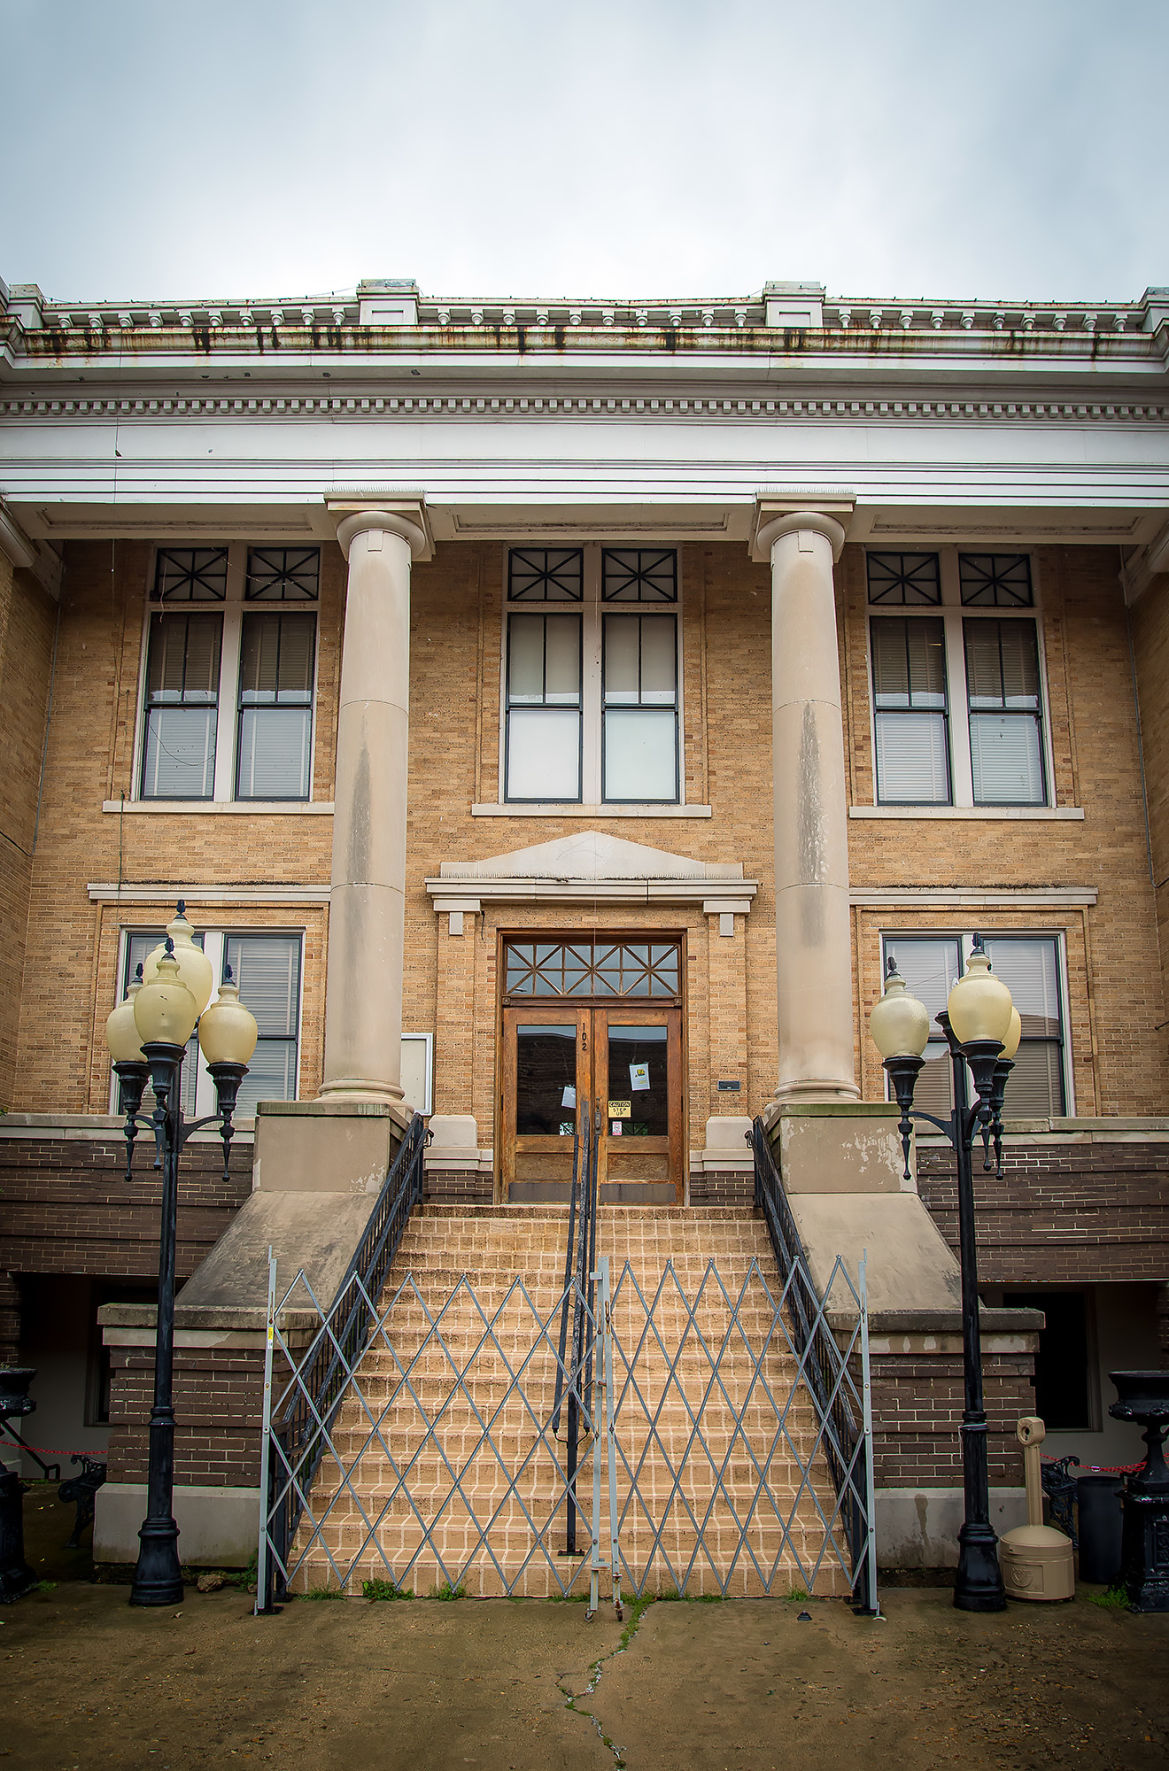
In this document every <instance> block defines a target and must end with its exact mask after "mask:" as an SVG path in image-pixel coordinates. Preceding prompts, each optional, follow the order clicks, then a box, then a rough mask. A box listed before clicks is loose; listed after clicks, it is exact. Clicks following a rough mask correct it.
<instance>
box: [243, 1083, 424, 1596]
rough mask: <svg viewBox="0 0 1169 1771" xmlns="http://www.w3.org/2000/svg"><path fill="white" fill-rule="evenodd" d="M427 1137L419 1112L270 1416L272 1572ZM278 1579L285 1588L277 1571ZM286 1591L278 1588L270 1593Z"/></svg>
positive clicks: (378, 1285) (360, 1342) (282, 1554)
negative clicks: (292, 1380) (273, 1449)
mask: <svg viewBox="0 0 1169 1771" xmlns="http://www.w3.org/2000/svg"><path fill="white" fill-rule="evenodd" d="M429 1142H430V1133H429V1132H428V1131H427V1130H426V1127H425V1126H424V1125H423V1123H422V1118H421V1115H420V1114H418V1113H416V1114H415V1115H414V1117H413V1119H412V1120H411V1121H410V1124H409V1126H408V1127H407V1130H406V1135H405V1137H404V1138H403V1139H402V1143H401V1145H400V1147H399V1149H398V1153H397V1155H396V1156H395V1158H394V1161H393V1163H392V1164H391V1167H390V1170H389V1172H388V1174H387V1175H386V1178H385V1180H384V1182H383V1183H382V1188H381V1192H380V1193H379V1194H378V1197H377V1203H376V1204H375V1206H374V1208H373V1211H372V1212H371V1214H370V1218H369V1222H368V1223H367V1224H366V1227H365V1230H364V1231H363V1233H362V1237H361V1241H360V1242H359V1243H358V1245H357V1247H356V1249H355V1250H354V1252H353V1258H352V1260H351V1261H350V1262H349V1265H348V1267H347V1268H346V1269H345V1274H344V1277H343V1278H342V1280H341V1283H340V1285H339V1286H338V1287H337V1293H336V1297H335V1298H334V1301H333V1304H332V1306H331V1308H330V1309H329V1311H328V1316H327V1319H326V1324H325V1326H324V1327H323V1328H322V1329H321V1331H320V1332H319V1334H318V1335H317V1337H316V1345H315V1346H314V1347H310V1349H309V1354H308V1358H307V1360H306V1362H305V1364H304V1366H303V1367H302V1369H301V1372H300V1374H299V1376H298V1379H297V1382H296V1384H295V1386H294V1388H293V1391H292V1395H291V1398H290V1400H289V1402H288V1405H287V1407H286V1408H285V1410H284V1413H283V1414H282V1415H281V1416H280V1417H279V1418H278V1419H274V1420H273V1422H272V1436H273V1438H274V1439H275V1441H276V1444H277V1445H278V1446H279V1455H278V1456H276V1457H273V1458H272V1460H271V1464H270V1476H269V1484H268V1488H269V1492H268V1497H267V1498H268V1516H269V1521H270V1526H269V1529H270V1535H271V1541H272V1547H273V1550H274V1551H275V1556H274V1558H273V1561H274V1564H275V1569H276V1570H277V1571H281V1570H283V1569H285V1568H286V1567H287V1566H288V1552H289V1549H290V1547H291V1544H292V1539H293V1536H294V1534H295V1532H296V1527H297V1523H298V1521H299V1519H300V1515H301V1513H302V1512H303V1511H304V1505H305V1501H306V1499H307V1497H308V1493H309V1490H310V1489H311V1487H312V1484H313V1478H314V1477H315V1475H316V1473H317V1470H318V1468H319V1466H320V1462H321V1458H322V1457H323V1455H324V1452H325V1447H326V1445H327V1443H328V1436H329V1432H330V1430H331V1427H332V1424H333V1419H334V1417H335V1415H336V1413H337V1410H338V1408H339V1407H340V1405H341V1401H342V1398H343V1396H344V1394H345V1391H346V1389H347V1388H348V1386H349V1383H350V1380H351V1377H352V1374H353V1371H354V1368H355V1367H356V1365H357V1362H358V1360H359V1358H360V1356H361V1352H362V1350H363V1347H364V1343H365V1340H366V1337H367V1335H368V1333H369V1328H370V1324H371V1322H372V1321H373V1317H374V1313H375V1310H376V1306H377V1300H378V1297H379V1295H380V1293H381V1290H382V1287H383V1286H384V1285H385V1282H386V1279H387V1278H388V1276H389V1271H390V1266H391V1264H392V1262H393V1259H394V1256H395V1255H396V1254H397V1252H398V1246H399V1244H400V1243H401V1240H402V1236H403V1234H404V1232H405V1229H406V1225H407V1223H408V1222H409V1219H410V1213H411V1212H412V1211H413V1209H414V1207H415V1205H417V1204H419V1203H420V1202H421V1199H422V1178H423V1177H422V1153H423V1151H424V1150H425V1148H426V1146H427V1144H428V1143H429ZM275 1578H276V1582H277V1586H278V1587H282V1575H281V1573H280V1572H277V1573H276V1575H275ZM271 1596H272V1595H268V1598H269V1602H270V1599H271ZM285 1596H286V1595H285V1594H284V1592H283V1591H282V1590H281V1591H277V1592H276V1594H275V1597H277V1598H283V1597H285Z"/></svg>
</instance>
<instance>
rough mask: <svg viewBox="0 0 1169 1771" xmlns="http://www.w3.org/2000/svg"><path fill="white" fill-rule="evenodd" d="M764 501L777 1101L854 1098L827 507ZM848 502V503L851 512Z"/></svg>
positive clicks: (758, 552) (831, 529) (760, 537)
mask: <svg viewBox="0 0 1169 1771" xmlns="http://www.w3.org/2000/svg"><path fill="white" fill-rule="evenodd" d="M774 510H775V506H771V508H770V509H769V508H768V506H767V505H766V504H764V505H762V506H761V507H760V510H759V520H758V526H757V529H756V536H755V545H754V549H753V551H754V553H755V557H756V558H757V559H759V558H762V559H767V558H770V561H771V720H772V727H771V729H772V757H773V767H774V794H775V941H776V957H777V965H778V1015H779V1081H778V1086H777V1088H776V1098H777V1099H778V1100H780V1101H799V1100H804V1101H832V1100H855V1099H856V1098H857V1095H858V1093H859V1090H858V1089H857V1085H856V1080H855V1065H854V1060H853V1004H852V995H853V992H852V936H851V923H850V918H849V908H848V797H847V792H846V788H845V773H844V729H843V725H842V721H841V709H840V665H839V658H838V653H837V643H836V604H835V597H834V592H833V583H832V566H833V563H834V561H835V560H836V559H838V558H839V555H840V549H841V547H842V546H843V544H844V529H843V527H842V526H841V524H840V523H839V522H838V521H837V520H836V518H835V517H834V516H832V515H830V514H828V513H827V512H826V511H818V510H798V509H796V510H793V509H791V508H790V507H789V508H788V509H787V511H786V512H783V513H782V514H775V515H773V514H772V511H774ZM846 510H847V506H844V507H843V508H842V512H841V514H845V511H846Z"/></svg>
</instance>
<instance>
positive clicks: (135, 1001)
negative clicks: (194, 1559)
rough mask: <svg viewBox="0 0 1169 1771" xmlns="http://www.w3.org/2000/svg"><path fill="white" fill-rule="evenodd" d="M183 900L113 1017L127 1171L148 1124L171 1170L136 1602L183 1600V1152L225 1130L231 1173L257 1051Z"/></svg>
mask: <svg viewBox="0 0 1169 1771" xmlns="http://www.w3.org/2000/svg"><path fill="white" fill-rule="evenodd" d="M192 935H193V930H192V928H191V925H190V923H189V922H187V920H186V915H185V907H184V905H183V903H182V901H181V900H180V902H179V906H178V915H177V916H176V917H175V918H174V920H173V921H172V922H170V923H169V924H168V925H167V932H166V939H165V941H164V942H163V943H162V944H161V946H159V947H156V948H155V950H154V952H153V953H151V954H150V955H149V956H148V957H147V959H146V960H145V961H144V962H143V964H142V965H141V966H139V968H138V970H139V973H140V974H141V976H140V977H139V978H137V979H135V981H134V983H132V984H131V986H130V988H129V991H128V992H127V994H126V998H125V1001H124V1002H122V1003H121V1004H120V1005H119V1006H118V1007H117V1008H116V1009H115V1010H114V1012H113V1014H112V1015H111V1016H110V1017H109V1020H108V1021H107V1022H106V1044H107V1045H108V1046H109V1049H110V1052H111V1054H112V1055H113V1059H114V1070H115V1072H116V1073H117V1076H118V1080H119V1082H120V1084H121V1107H122V1111H123V1112H124V1113H125V1115H126V1125H125V1133H124V1135H125V1138H126V1177H127V1179H129V1176H130V1170H131V1163H132V1161H133V1156H134V1140H135V1138H136V1137H137V1135H138V1128H139V1127H140V1126H148V1127H150V1129H151V1130H152V1131H153V1132H154V1138H155V1144H156V1148H157V1154H156V1157H155V1163H154V1166H155V1168H158V1169H161V1171H162V1215H161V1225H160V1231H159V1247H158V1316H157V1323H156V1329H155V1340H154V1405H153V1407H152V1409H151V1411H150V1448H149V1462H148V1473H147V1506H146V1518H145V1519H144V1520H143V1522H142V1527H141V1530H140V1531H139V1533H138V1541H139V1544H140V1545H141V1548H140V1549H139V1552H138V1562H137V1565H136V1567H135V1569H134V1579H133V1582H132V1584H131V1587H130V1603H131V1605H174V1604H177V1603H178V1602H179V1600H181V1599H182V1596H183V1579H182V1573H181V1570H180V1568H179V1554H178V1536H179V1528H178V1526H177V1525H176V1524H175V1520H174V1512H173V1505H174V1473H175V1472H174V1461H175V1458H174V1447H175V1415H174V1404H173V1379H174V1338H175V1219H176V1210H177V1205H178V1181H179V1155H180V1153H181V1151H182V1149H183V1146H184V1145H185V1144H186V1142H187V1139H188V1138H190V1137H191V1136H192V1135H193V1133H195V1132H197V1131H201V1130H202V1129H203V1128H204V1127H205V1126H209V1125H214V1126H217V1127H218V1128H219V1135H220V1137H221V1138H222V1139H223V1175H224V1179H225V1180H226V1179H227V1172H228V1170H227V1164H228V1157H229V1154H230V1150H231V1139H232V1133H233V1126H232V1115H233V1113H234V1111H235V1103H236V1097H237V1095H238V1094H239V1085H240V1083H241V1081H242V1080H243V1078H244V1076H245V1075H246V1074H247V1067H248V1059H249V1058H250V1057H251V1055H252V1053H253V1051H254V1050H255V1048H256V1038H257V1028H256V1022H255V1017H254V1016H253V1015H252V1014H251V1013H250V1012H249V1011H248V1010H247V1009H246V1008H245V1007H244V1005H243V1003H242V1002H240V1000H239V990H238V989H237V987H236V985H235V984H234V983H233V982H232V977H231V967H230V966H226V967H225V968H224V976H223V982H222V983H221V984H220V986H219V997H218V1000H217V1001H216V1002H214V1003H213V1004H212V1005H211V1007H210V1008H208V1007H207V1006H206V1005H207V999H208V997H209V996H210V995H211V984H212V972H211V963H210V961H209V960H208V959H207V958H206V956H205V955H204V953H203V951H202V949H201V948H199V947H197V946H196V945H195V943H194V941H193V939H192ZM196 1022H197V1023H198V1027H199V1045H200V1047H201V1049H202V1052H203V1056H204V1057H205V1058H206V1060H207V1068H208V1069H209V1070H210V1072H211V1075H212V1077H213V1079H214V1082H215V1091H216V1099H217V1102H218V1111H217V1112H215V1113H211V1114H208V1115H207V1116H206V1118H203V1119H196V1120H193V1121H190V1122H188V1121H187V1120H186V1119H185V1118H184V1115H183V1109H182V1103H181V1093H182V1068H183V1058H184V1056H185V1055H186V1048H187V1041H188V1040H189V1039H190V1037H191V1034H192V1032H193V1031H194V1028H195V1025H196ZM147 1081H149V1082H150V1084H151V1086H152V1087H153V1089H154V1098H155V1106H154V1111H153V1113H151V1114H149V1115H148V1114H144V1113H141V1112H140V1111H139V1108H140V1107H141V1105H142V1095H143V1092H144V1090H145V1088H146V1083H147Z"/></svg>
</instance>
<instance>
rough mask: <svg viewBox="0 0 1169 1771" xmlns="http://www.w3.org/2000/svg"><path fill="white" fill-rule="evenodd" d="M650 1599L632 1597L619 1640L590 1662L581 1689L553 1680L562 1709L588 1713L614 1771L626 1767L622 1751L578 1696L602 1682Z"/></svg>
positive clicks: (631, 1634) (585, 1714) (635, 1629)
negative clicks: (561, 1695)
mask: <svg viewBox="0 0 1169 1771" xmlns="http://www.w3.org/2000/svg"><path fill="white" fill-rule="evenodd" d="M653 1602H654V1596H653V1595H652V1594H647V1596H646V1597H645V1598H639V1599H634V1601H633V1603H632V1604H631V1606H630V1607H629V1622H628V1623H627V1624H626V1625H625V1628H624V1629H623V1630H622V1632H621V1640H620V1641H619V1642H618V1644H617V1646H616V1648H611V1649H610V1650H609V1652H608V1654H602V1655H601V1657H600V1659H599V1660H594V1661H592V1662H591V1663H590V1665H589V1673H590V1675H591V1676H590V1678H589V1682H588V1684H587V1685H586V1686H585V1688H584V1690H583V1691H570V1690H569V1689H568V1687H567V1685H562V1684H561V1682H560V1680H559V1679H557V1681H556V1687H557V1690H559V1691H562V1692H563V1693H564V1697H565V1704H564V1707H565V1709H566V1710H571V1711H572V1713H573V1715H574V1716H587V1717H588V1719H589V1721H590V1722H591V1723H592V1725H593V1727H594V1728H595V1729H596V1731H597V1739H598V1740H599V1741H600V1742H601V1745H602V1746H603V1747H605V1749H606V1750H607V1751H608V1752H610V1753H612V1755H613V1767H614V1771H625V1767H626V1759H625V1755H624V1753H623V1752H622V1750H621V1748H620V1747H619V1746H618V1745H617V1743H616V1741H615V1740H613V1739H611V1738H610V1736H609V1735H608V1734H606V1733H605V1730H604V1729H603V1728H602V1726H601V1723H600V1720H599V1718H598V1717H597V1716H595V1715H594V1714H593V1712H592V1710H590V1709H586V1708H585V1707H584V1705H583V1704H582V1703H581V1702H580V1699H581V1698H582V1697H592V1696H593V1694H594V1692H595V1691H596V1689H597V1686H598V1685H599V1684H600V1682H601V1674H602V1673H603V1672H604V1670H605V1668H606V1667H607V1666H608V1664H609V1662H610V1661H611V1660H616V1658H617V1656H618V1655H619V1654H624V1652H625V1650H626V1649H627V1648H628V1646H629V1644H630V1643H631V1642H632V1640H633V1638H634V1636H636V1634H637V1632H638V1630H639V1629H640V1627H641V1620H642V1618H643V1617H644V1616H645V1614H646V1612H647V1611H648V1610H649V1608H650V1606H651V1605H652V1604H653Z"/></svg>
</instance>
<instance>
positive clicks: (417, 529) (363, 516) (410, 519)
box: [325, 492, 434, 560]
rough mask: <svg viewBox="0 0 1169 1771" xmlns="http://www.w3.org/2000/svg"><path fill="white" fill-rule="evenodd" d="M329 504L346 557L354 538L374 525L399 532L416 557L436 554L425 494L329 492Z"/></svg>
mask: <svg viewBox="0 0 1169 1771" xmlns="http://www.w3.org/2000/svg"><path fill="white" fill-rule="evenodd" d="M325 505H326V508H327V509H328V511H329V513H330V515H331V516H333V517H335V518H336V519H337V540H338V542H339V543H340V546H341V551H342V553H343V554H344V555H345V558H346V559H348V558H349V549H350V546H351V545H352V543H353V540H354V538H355V537H356V536H358V535H367V534H368V533H369V532H370V530H372V529H376V530H380V531H381V533H382V534H384V535H397V536H399V537H400V538H401V539H402V540H403V541H405V542H406V543H407V544H408V545H409V548H410V556H411V558H412V559H415V560H429V559H433V558H434V534H433V532H432V530H431V527H430V517H429V514H428V512H427V509H426V500H425V499H424V498H410V497H394V496H390V497H388V498H374V497H367V498H363V497H362V496H361V495H360V493H352V492H326V493H325Z"/></svg>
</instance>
